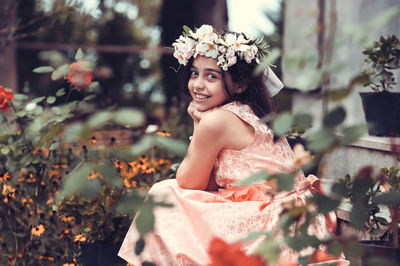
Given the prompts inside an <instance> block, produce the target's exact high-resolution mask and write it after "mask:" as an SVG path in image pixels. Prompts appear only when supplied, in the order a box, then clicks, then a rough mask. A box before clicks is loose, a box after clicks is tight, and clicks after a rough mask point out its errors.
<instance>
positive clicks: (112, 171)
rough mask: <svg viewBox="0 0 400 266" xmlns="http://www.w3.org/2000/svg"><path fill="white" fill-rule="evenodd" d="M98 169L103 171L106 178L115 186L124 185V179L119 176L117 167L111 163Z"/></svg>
mask: <svg viewBox="0 0 400 266" xmlns="http://www.w3.org/2000/svg"><path fill="white" fill-rule="evenodd" d="M97 170H98V171H99V172H100V173H101V175H102V176H103V178H104V180H105V181H106V182H107V183H108V184H111V185H113V186H118V187H119V186H122V183H123V182H122V179H121V178H120V177H119V174H118V172H117V169H116V168H115V167H114V165H112V164H111V163H105V164H102V165H100V166H99V167H98V168H97Z"/></svg>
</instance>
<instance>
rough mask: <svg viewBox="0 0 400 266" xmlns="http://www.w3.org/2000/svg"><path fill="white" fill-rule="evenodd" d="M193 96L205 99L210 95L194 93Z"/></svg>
mask: <svg viewBox="0 0 400 266" xmlns="http://www.w3.org/2000/svg"><path fill="white" fill-rule="evenodd" d="M194 97H195V98H196V100H205V99H207V98H210V96H207V95H204V94H198V93H194Z"/></svg>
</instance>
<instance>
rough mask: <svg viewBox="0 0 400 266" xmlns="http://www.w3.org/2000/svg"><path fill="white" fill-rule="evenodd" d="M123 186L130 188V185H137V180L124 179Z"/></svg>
mask: <svg viewBox="0 0 400 266" xmlns="http://www.w3.org/2000/svg"><path fill="white" fill-rule="evenodd" d="M124 186H125V187H127V188H130V187H137V182H136V181H134V180H129V179H126V178H125V179H124Z"/></svg>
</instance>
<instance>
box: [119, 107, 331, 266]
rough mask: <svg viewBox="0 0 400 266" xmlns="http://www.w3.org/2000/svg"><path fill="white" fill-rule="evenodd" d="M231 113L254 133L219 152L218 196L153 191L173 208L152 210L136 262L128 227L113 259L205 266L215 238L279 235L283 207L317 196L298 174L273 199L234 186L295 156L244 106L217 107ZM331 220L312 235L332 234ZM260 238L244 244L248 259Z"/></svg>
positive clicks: (321, 220) (260, 187) (286, 253)
mask: <svg viewBox="0 0 400 266" xmlns="http://www.w3.org/2000/svg"><path fill="white" fill-rule="evenodd" d="M220 108H222V109H224V110H228V111H231V112H232V113H234V114H235V115H237V116H238V117H239V118H240V119H242V120H243V121H245V122H246V123H248V124H250V125H251V126H252V127H253V128H254V131H255V134H254V138H253V140H252V141H251V143H250V144H249V145H248V146H247V147H246V148H244V149H242V150H222V151H221V152H220V153H219V155H218V158H217V160H216V162H215V166H214V171H213V172H214V177H215V180H216V183H217V184H218V185H219V186H221V187H222V188H221V189H219V191H218V192H208V191H202V190H190V189H182V188H180V187H179V186H178V185H177V182H176V180H175V179H169V180H165V181H161V182H159V183H156V184H154V185H153V187H152V188H151V189H150V191H149V194H151V195H152V196H153V197H154V198H155V199H156V200H162V201H165V202H169V203H172V204H173V205H174V207H173V208H162V207H158V208H156V209H155V211H154V214H155V218H156V220H155V224H154V230H153V231H152V233H149V234H147V235H146V237H145V242H146V245H145V248H144V251H143V252H142V254H140V256H137V255H135V252H134V247H135V242H136V241H137V239H138V236H139V235H138V232H137V230H136V227H135V225H134V223H132V225H131V227H130V229H129V231H128V233H127V235H126V237H125V240H124V242H123V244H122V246H121V249H120V251H119V253H118V255H119V256H120V257H122V258H123V259H125V260H126V261H128V262H130V263H132V264H133V265H135V266H136V265H141V262H142V261H150V262H153V263H155V264H156V265H206V264H207V263H209V257H208V255H207V250H208V246H209V242H210V240H211V239H213V238H214V237H219V238H222V239H224V240H225V241H226V242H228V243H233V242H236V241H239V240H242V239H243V238H245V237H246V236H247V235H248V234H249V233H250V232H253V231H279V230H278V228H279V224H278V220H279V214H280V213H281V211H282V209H283V205H284V204H285V203H287V202H292V201H294V202H295V204H296V205H301V204H304V202H305V198H306V196H310V195H311V193H315V192H317V191H321V190H320V182H319V180H318V179H317V178H316V177H315V176H312V175H310V176H309V177H307V178H306V177H304V175H303V174H299V175H297V177H296V180H295V187H294V189H293V191H291V192H282V193H279V194H278V195H275V197H274V198H273V199H272V198H271V197H270V196H268V193H266V192H267V191H268V190H270V189H271V187H269V186H268V184H266V183H261V182H260V183H258V184H255V185H252V186H247V187H243V188H238V187H235V186H234V185H235V183H236V182H238V181H239V180H243V179H245V178H247V177H248V176H250V175H252V174H254V173H257V172H259V171H261V170H265V171H267V172H269V173H276V172H281V171H290V170H291V169H290V168H289V166H288V164H287V163H285V162H287V161H288V160H291V159H293V158H294V154H293V152H292V149H291V148H290V146H289V144H288V143H287V141H286V139H285V138H282V139H280V140H279V141H277V142H275V143H274V141H273V134H272V132H271V130H270V129H269V128H268V127H267V126H266V125H265V124H264V123H263V122H262V121H260V119H259V118H258V117H257V116H256V115H255V114H254V113H253V111H252V110H251V108H250V107H249V106H247V105H242V104H240V103H238V102H232V103H229V104H226V105H224V106H222V107H220ZM334 219H335V217H334V216H333V217H332V215H331V217H330V218H329V217H327V216H321V217H318V218H317V219H316V221H315V222H314V223H313V226H312V228H311V229H312V234H314V235H315V236H317V237H320V238H323V237H326V236H328V235H329V232H330V231H333V230H334V226H335V223H334V222H333V221H335V220H334ZM262 240H263V238H262V237H259V238H258V239H256V240H254V241H252V242H248V243H246V244H245V246H244V249H245V251H246V252H247V254H251V253H253V252H254V251H255V250H256V249H257V247H259V245H260V243H261V242H262ZM297 256H298V254H297V253H295V252H294V251H291V250H289V249H284V250H283V251H282V253H281V257H284V258H285V259H290V260H293V261H296V258H297Z"/></svg>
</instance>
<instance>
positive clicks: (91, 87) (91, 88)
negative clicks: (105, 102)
mask: <svg viewBox="0 0 400 266" xmlns="http://www.w3.org/2000/svg"><path fill="white" fill-rule="evenodd" d="M99 86H100V83H99V82H98V81H92V83H90V85H89V88H88V89H89V90H90V91H93V89H95V88H97V87H99Z"/></svg>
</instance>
